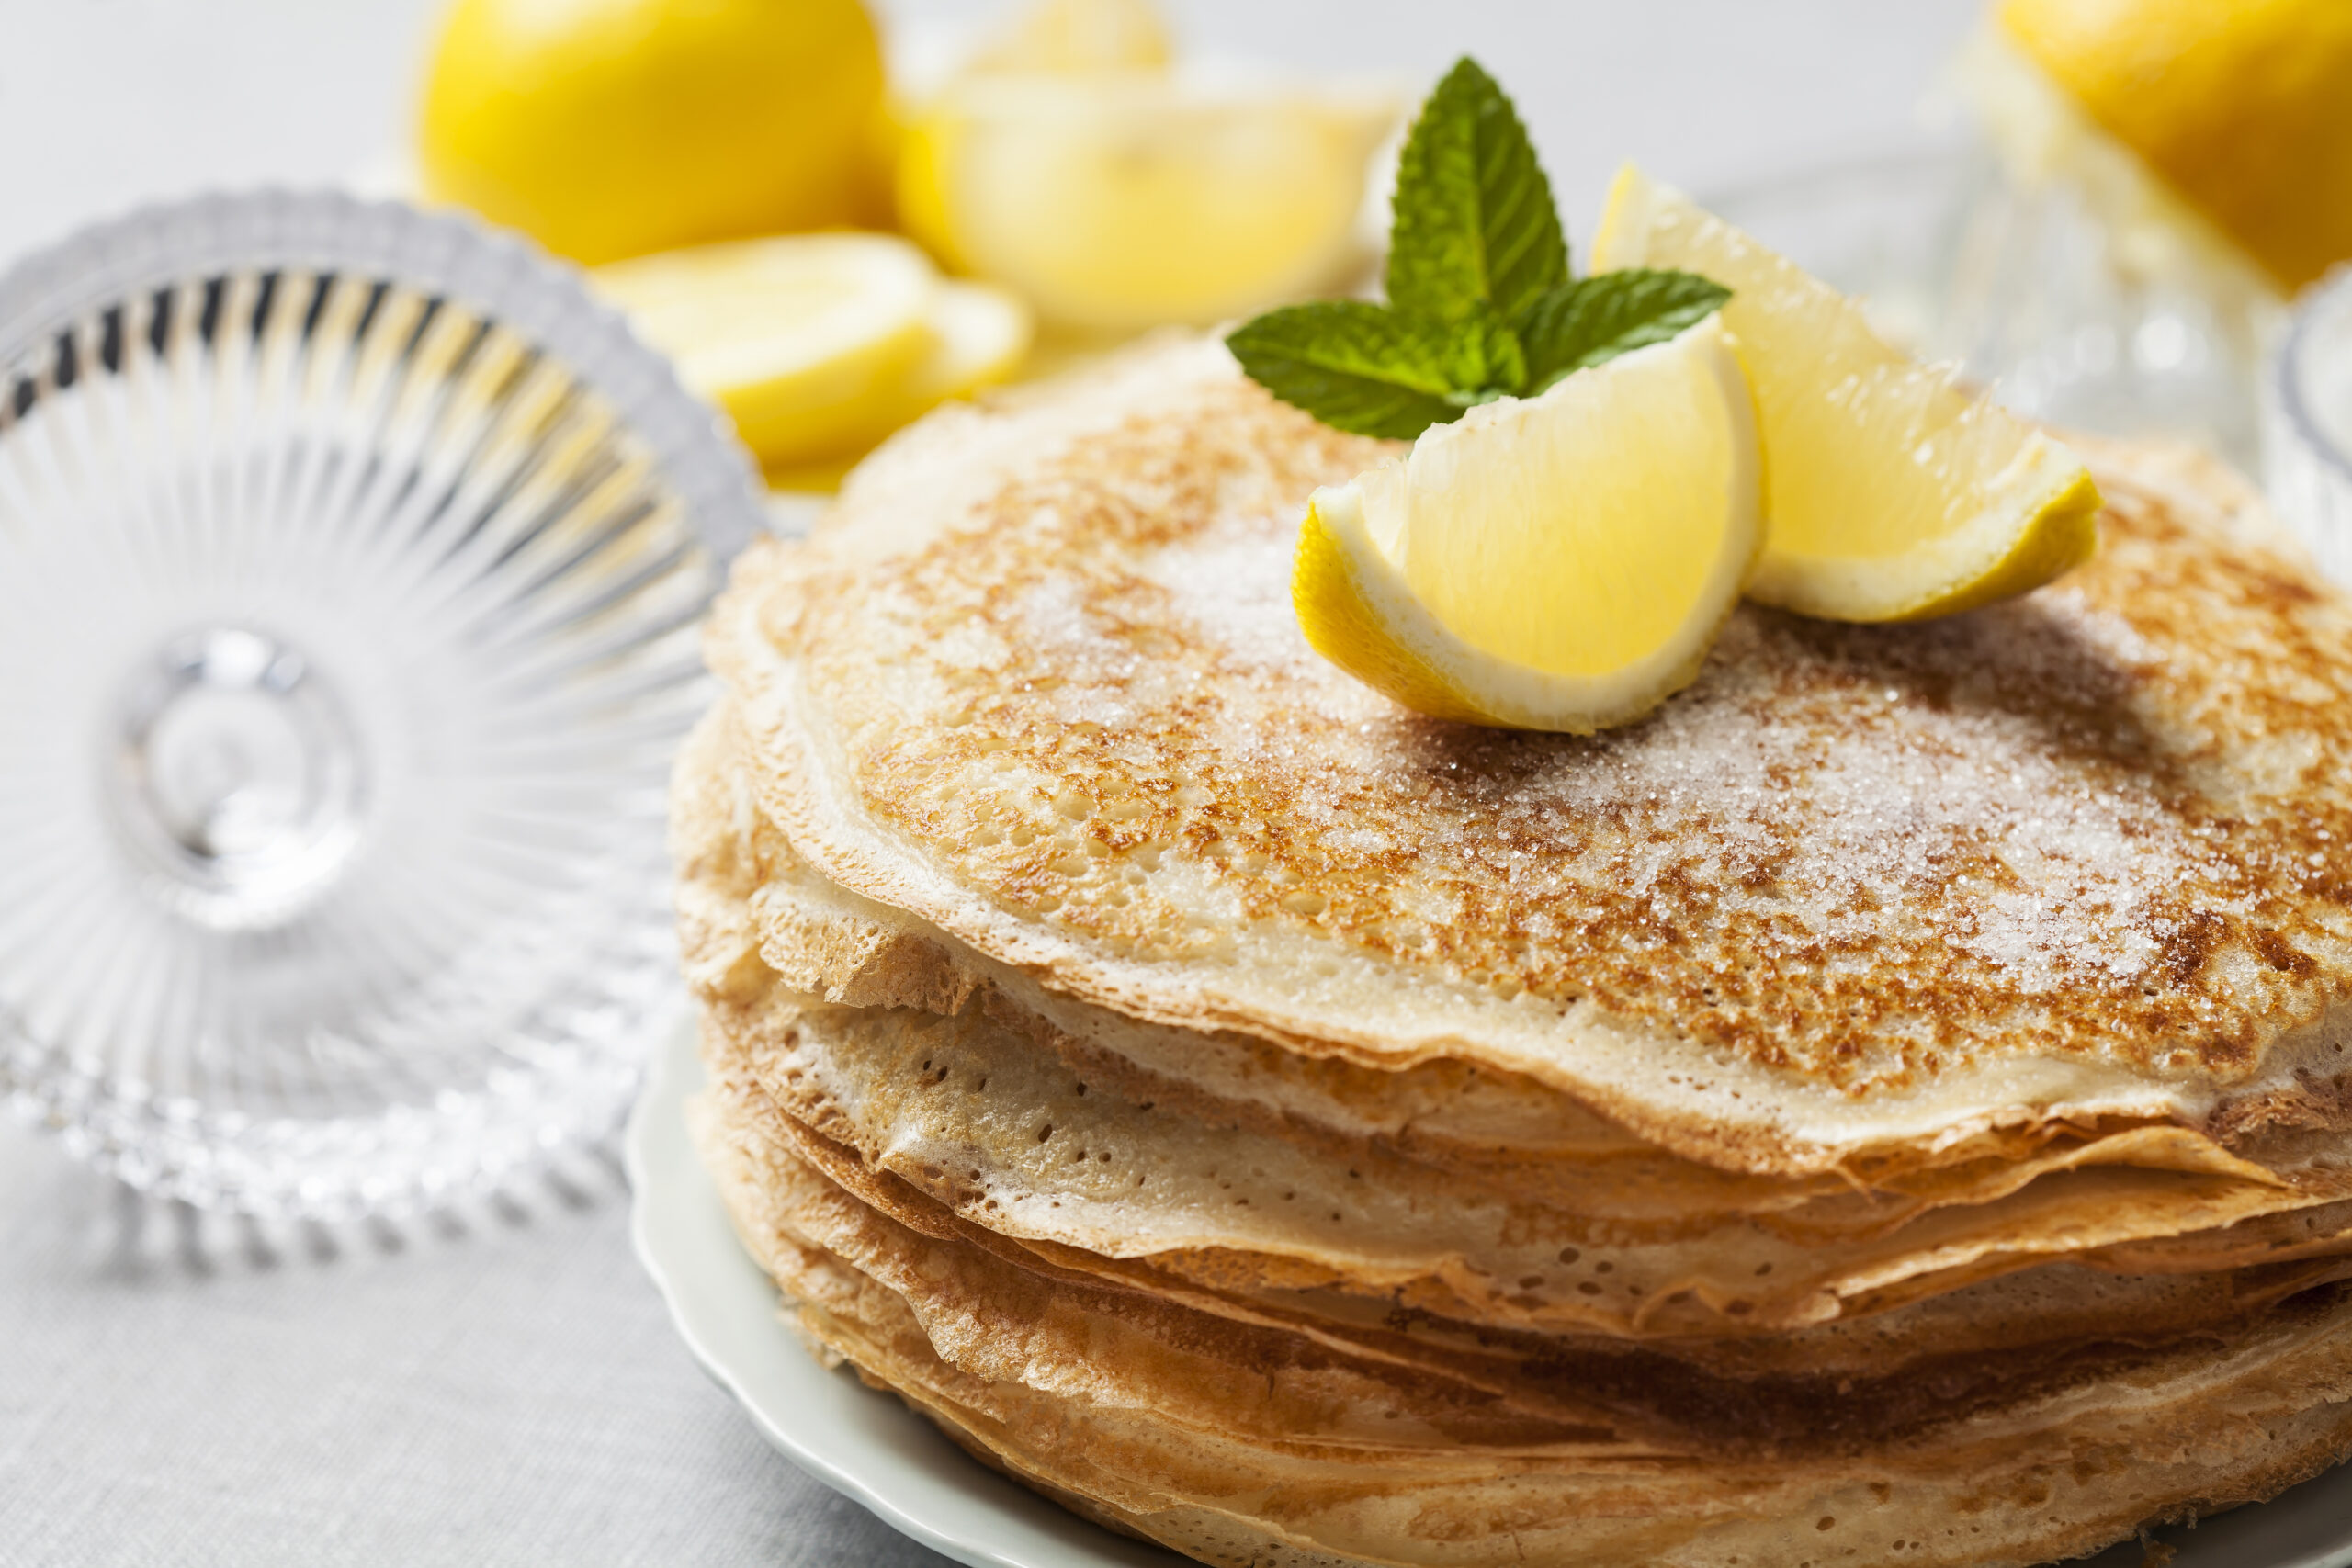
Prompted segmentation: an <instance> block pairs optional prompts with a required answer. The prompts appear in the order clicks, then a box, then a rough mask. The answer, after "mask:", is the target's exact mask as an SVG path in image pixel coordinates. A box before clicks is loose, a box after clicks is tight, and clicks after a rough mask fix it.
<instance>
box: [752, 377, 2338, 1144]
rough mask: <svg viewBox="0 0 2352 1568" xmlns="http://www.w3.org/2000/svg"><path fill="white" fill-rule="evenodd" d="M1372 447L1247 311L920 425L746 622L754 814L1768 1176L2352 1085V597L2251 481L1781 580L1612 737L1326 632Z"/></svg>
mask: <svg viewBox="0 0 2352 1568" xmlns="http://www.w3.org/2000/svg"><path fill="white" fill-rule="evenodd" d="M1380 454H1381V448H1380V447H1379V446H1377V445H1376V444H1374V443H1369V442H1365V441H1361V440H1356V439H1353V438H1350V437H1345V436H1341V435H1337V434H1333V433H1331V432H1329V431H1328V430H1324V429H1322V428H1321V427H1319V426H1317V425H1315V424H1314V423H1312V422H1311V421H1309V420H1307V419H1306V416H1304V415H1301V414H1299V413H1297V412H1295V411H1292V410H1289V409H1286V408H1283V407H1282V406H1280V405H1278V404H1275V403H1274V402H1272V400H1270V399H1268V398H1267V397H1265V396H1264V395H1263V394H1262V393H1261V392H1260V391H1259V390H1258V389H1256V388H1254V387H1252V386H1251V385H1250V384H1249V383H1247V382H1246V381H1243V380H1241V379H1240V378H1238V375H1236V374H1235V373H1234V372H1233V371H1232V369H1231V367H1230V365H1229V363H1227V362H1225V361H1224V359H1223V355H1222V352H1221V350H1216V349H1215V348H1214V346H1213V345H1211V346H1210V347H1208V348H1203V347H1198V346H1193V345H1181V346H1176V347H1171V348H1166V349H1162V350H1159V351H1158V352H1157V353H1156V355H1149V356H1146V357H1143V358H1140V359H1137V360H1136V361H1132V362H1130V363H1129V365H1128V366H1127V367H1125V370H1124V371H1123V372H1121V373H1119V374H1116V375H1114V376H1111V377H1108V378H1104V380H1103V382H1102V383H1101V384H1100V385H1099V386H1097V387H1095V388H1093V389H1090V391H1089V393H1088V395H1086V396H1083V397H1073V396H1069V395H1064V396H1062V397H1060V398H1057V399H1052V400H1041V401H1040V402H1038V403H1037V404H1035V405H1033V406H1019V405H1016V406H1013V407H1012V408H1011V409H1009V410H1007V411H1004V412H975V413H968V414H967V415H965V416H964V418H963V420H962V421H961V422H960V423H959V422H957V421H953V420H951V421H947V422H944V423H943V424H942V425H941V426H940V427H939V428H938V429H935V430H933V431H930V432H919V433H918V434H917V437H916V438H915V439H912V440H910V441H908V442H905V443H902V445H901V446H900V447H899V448H897V449H894V450H893V451H891V452H889V453H886V454H885V456H884V457H883V458H882V459H880V460H879V463H878V464H877V469H878V471H876V472H875V473H873V474H871V475H870V476H861V483H860V484H859V485H857V486H854V487H853V489H852V491H851V492H850V494H849V496H848V498H847V499H846V500H845V502H844V503H843V505H842V507H841V508H840V509H839V512H838V513H837V514H836V516H835V517H834V519H833V521H832V522H831V525H829V526H828V527H827V528H826V529H825V530H823V531H822V532H821V533H820V536H819V537H818V538H817V539H816V540H815V541H813V542H812V543H810V544H807V545H797V546H793V545H775V546H768V547H763V548H762V549H761V550H760V551H759V552H758V553H756V554H755V555H754V556H752V558H749V559H747V560H746V561H745V562H744V563H743V564H742V566H741V568H740V570H739V571H738V574H737V581H736V584H735V586H734V587H733V589H732V590H731V591H730V592H729V596H728V598H727V600H726V602H725V603H724V604H723V605H722V607H721V610H720V612H719V614H718V618H717V622H716V631H715V634H714V638H713V648H714V652H715V654H716V656H717V658H718V662H719V664H720V666H721V668H722V670H723V671H724V672H725V673H726V675H727V676H728V678H729V682H730V683H731V684H732V685H733V686H734V687H735V689H736V692H737V694H738V697H739V700H740V702H741V707H742V713H743V718H744V723H745V727H746V729H747V732H748V733H749V734H750V736H751V738H752V754H753V756H754V758H755V759H756V761H757V764H758V767H759V770H760V772H761V774H762V778H761V784H760V788H761V791H762V802H763V808H764V809H765V810H766V811H767V812H768V813H769V814H770V815H771V816H772V817H773V818H775V820H776V821H777V822H778V823H779V824H780V825H781V826H782V827H783V828H784V829H786V832H787V833H788V834H789V835H790V836H791V838H792V840H793V841H794V843H795V844H796V846H797V848H798V849H799V850H801V851H802V852H805V853H807V854H808V856H809V859H810V860H811V861H812V862H813V863H815V864H816V865H817V866H818V867H819V868H820V870H821V872H822V873H823V874H825V875H826V876H827V877H829V878H831V879H832V880H833V881H835V882H837V883H839V884H841V885H842V886H844V887H847V888H849V889H851V890H853V891H854V892H856V893H859V894H863V895H865V896H868V897H872V898H875V899H876V900H879V901H881V902H882V903H884V904H887V905H890V906H893V907H895V908H899V909H903V910H906V911H908V912H910V913H911V914H914V915H916V916H919V917H920V918H922V919H925V920H927V921H930V922H933V923H935V924H936V925H937V926H938V927H940V928H941V929H943V930H944V931H947V932H950V933H952V934H953V935H954V936H955V937H956V939H958V940H960V941H962V942H967V943H968V944H970V946H971V947H972V948H973V949H974V950H976V951H977V952H978V953H982V954H984V955H987V956H988V957H989V958H992V959H995V960H999V961H1001V962H1004V963H1007V964H1012V965H1013V966H1015V967H1017V968H1020V969H1022V970H1023V971H1025V972H1028V973H1031V974H1033V975H1035V976H1038V977H1039V978H1040V979H1041V980H1042V981H1043V982H1044V983H1045V984H1047V985H1049V986H1051V987H1055V988H1057V989H1058V990H1061V991H1065V992H1068V993H1069V994H1072V995H1075V996H1079V997H1080V998H1085V999H1087V1000H1089V1001H1091V1002H1095V1003H1099V1004H1101V1005H1103V1006H1105V1007H1108V1008H1111V1009H1113V1010H1117V1011H1120V1012H1123V1013H1125V1014H1128V1015H1131V1016H1134V1017H1137V1018H1141V1019H1146V1020H1152V1021H1164V1022H1168V1023H1171V1024H1175V1025H1179V1026H1184V1027H1193V1028H1223V1029H1230V1030H1236V1031H1240V1032H1250V1033H1255V1034H1258V1035H1260V1036H1262V1037H1264V1038H1267V1039H1270V1040H1273V1041H1277V1042H1280V1043H1284V1044H1286V1045H1289V1046H1292V1047H1294V1048H1295V1049H1298V1050H1301V1051H1305V1052H1309V1053H1317V1052H1319V1053H1325V1054H1340V1055H1347V1056H1349V1057H1351V1059H1358V1060H1363V1061H1366V1062H1369V1063H1372V1064H1374V1065H1379V1066H1399V1065H1403V1064H1405V1063H1408V1062H1411V1061H1416V1060H1426V1059H1429V1058H1430V1057H1434V1056H1446V1055H1453V1056H1459V1057H1461V1058H1463V1059H1464V1060H1469V1061H1476V1062H1482V1063H1487V1064H1489V1065H1492V1066H1498V1067H1500V1068H1504V1069H1508V1070H1510V1071H1513V1072H1518V1073H1523V1074H1528V1075H1532V1076H1533V1077H1536V1078H1539V1079H1541V1080H1543V1081H1545V1082H1549V1083H1553V1084H1555V1085H1557V1086H1559V1087H1561V1088H1563V1089H1566V1090H1567V1091H1569V1092H1571V1093H1573V1094H1575V1095H1577V1097H1579V1098H1581V1099H1583V1100H1587V1101H1589V1103H1592V1104H1594V1105H1595V1106H1597V1107H1600V1108H1601V1109H1603V1110H1604V1111H1608V1112H1609V1113H1611V1114H1612V1115H1614V1116H1617V1117H1619V1118H1620V1119H1622V1120H1623V1121H1624V1122H1627V1124H1629V1125H1632V1126H1634V1127H1636V1128H1638V1129H1639V1130H1641V1131H1642V1132H1644V1133H1645V1134H1647V1135H1650V1136H1654V1137H1657V1138H1660V1139H1662V1140H1664V1141H1667V1142H1669V1143H1671V1144H1674V1145H1676V1146H1679V1147H1681V1148H1684V1149H1686V1150H1689V1151H1691V1152H1693V1153H1699V1154H1702V1156H1706V1157H1713V1158H1716V1159H1719V1160H1722V1161H1724V1162H1726V1163H1737V1164H1741V1165H1746V1166H1747V1167H1749V1168H1771V1169H1794V1168H1823V1167H1825V1166H1826V1165H1828V1164H1831V1163H1834V1162H1836V1161H1838V1160H1839V1159H1844V1158H1849V1157H1850V1156H1853V1155H1854V1153H1855V1152H1856V1151H1857V1150H1866V1149H1871V1148H1879V1147H1884V1146H1889V1145H1902V1144H1905V1143H1917V1142H1919V1141H1922V1140H1932V1139H1935V1138H1940V1137H1950V1136H1952V1135H1954V1134H1955V1133H1956V1132H1960V1131H1965V1130H1969V1129H1973V1128H1981V1127H1983V1126H1987V1125H1997V1124H2000V1123H2002V1122H2004V1121H2008V1122H2014V1121H2017V1120H2018V1119H2020V1118H2024V1119H2033V1118H2042V1117H2049V1116H2056V1115H2075V1116H2086V1115H2092V1114H2110V1115H2114V1114H2120V1115H2137V1116H2148V1117H2156V1118H2162V1119H2171V1120H2178V1121H2186V1122H2199V1123H2204V1124H2208V1125H2213V1124H2220V1123H2226V1122H2229V1121H2230V1119H2231V1118H2232V1117H2233V1116H2234V1117H2236V1118H2238V1119H2241V1120H2243V1119H2246V1118H2256V1119H2259V1118H2262V1117H2266V1116H2278V1115H2285V1116H2289V1117H2302V1118H2305V1119H2319V1120H2328V1119H2332V1118H2333V1117H2335V1115H2336V1114H2337V1113H2338V1111H2339V1107H2338V1106H2337V1105H2336V1104H2335V1100H2334V1099H2333V1097H2332V1093H2329V1092H2322V1093H2318V1094H2316V1095H2315V1094H2314V1093H2313V1092H2312V1089H2311V1088H2310V1085H2311V1084H2312V1081H2313V1080H2314V1079H2315V1078H2316V1079H2318V1080H2325V1079H2332V1078H2333V1077H2335V1075H2336V1073H2337V1072H2338V1071H2339V1070H2340V1058H2341V1052H2342V1047H2343V1035H2344V1033H2345V1025H2344V1020H2343V1017H2342V1013H2341V1006H2340V998H2342V996H2343V993H2344V990H2345V987H2346V983H2347V978H2352V963H2348V962H2347V961H2352V907H2348V906H2352V808H2348V807H2352V782H2347V781H2352V662H2347V661H2346V660H2345V658H2344V657H2343V656H2342V654H2341V652H2340V649H2342V648H2343V647H2344V646H2345V645H2346V636H2347V633H2352V615H2347V613H2346V605H2345V604H2344V603H2343V601H2342V600H2341V598H2340V597H2339V596H2338V595H2337V594H2336V593H2335V592H2333V591H2332V590H2329V589H2326V588H2324V587H2322V586H2320V585H2319V584H2317V583H2316V581H2314V580H2313V579H2312V576H2311V575H2310V573H2309V572H2308V570H2307V569H2306V568H2305V566H2304V565H2303V563H2302V562H2301V560H2300V559H2298V558H2296V557H2295V556H2294V554H2293V553H2292V551H2291V548H2290V547H2285V546H2282V545H2281V544H2280V543H2279V542H2278V540H2277V539H2276V538H2275V537H2274V536H2272V535H2271V534H2270V533H2269V532H2268V530H2267V527H2266V526H2265V525H2262V524H2261V523H2260V522H2259V521H2258V520H2256V519H2254V518H2252V517H2251V516H2249V515H2246V514H2245V509H2246V502H2245V496H2244V494H2243V492H2242V491H2238V490H2237V489H2236V488H2234V486H2233V484H2230V483H2225V482H2220V481H2211V482H2204V483H2202V484H2201V485H2200V484H2193V483H2191V482H2189V480H2190V479H2192V478H2196V477H2197V476H2193V475H2189V474H2187V473H2186V472H2184V471H2181V470H2179V469H2178V468H2177V466H2175V467H2174V468H2167V467H2166V465H2165V463H2164V462H2149V461H2136V462H2134V461H2120V462H2104V463H2102V464H2101V466H2100V468H2099V469H2098V471H2099V475H2100V478H2101V480H2102V483H2103V485H2104V487H2105V488H2106V490H2107V491H2108V494H2109V502H2110V504H2109V508H2108V510H2107V513H2105V516H2104V518H2103V524H2102V527H2103V548H2102V552H2101V554H2100V557H2099V558H2098V560H2097V561H2095V562H2094V563H2093V564H2092V565H2091V566H2089V567H2088V568H2086V569H2085V570H2081V571H2079V572H2077V573H2075V574H2074V575H2072V576H2070V577H2069V578H2067V579H2066V580H2064V581H2062V582H2061V583H2059V584H2057V585H2056V586H2054V587H2052V588H2051V589H2048V590H2045V591H2043V592H2039V593H2036V594H2033V595H2030V596H2029V597H2027V598H2025V599H2023V600H2019V601H2016V602H2013V603H2010V604H2003V605H1999V606H1996V607H1994V608H1992V609H1989V610H1986V611H1983V612H1979V613H1976V614H1973V615H1964V616H1960V617H1955V618H1953V619H1951V620H1949V621H1943V622H1937V623H1931V624H1928V625H1925V626H1904V627H1852V626H1831V625H1827V624H1824V623H1819V622H1813V621H1806V620H1804V619H1801V618H1798V617H1793V616H1790V615H1781V614H1779V613H1775V612H1771V611H1766V610H1760V609H1747V610H1743V611H1741V612H1740V613H1739V614H1738V615H1736V616H1735V617H1734V619H1733V621H1732V623H1731V624H1730V626H1728V627H1727V629H1726V631H1725V633H1724V637H1723V639H1722V641H1721V643H1720V645H1719V646H1718V648H1717V649H1716V651H1715V653H1714V655H1713V658H1712V659H1711V660H1710V662H1709V664H1708V667H1707V669H1706V671H1705V672H1704V674H1703V675H1702V678H1701V680H1700V681H1699V682H1698V683H1697V684H1696V685H1694V686H1693V687H1692V688H1691V690H1690V691H1689V692H1687V693H1685V694H1682V695H1680V696H1679V697H1677V698H1675V699H1673V700H1672V701H1671V702H1669V703H1668V705H1667V706H1666V707H1665V708H1664V709H1663V710H1662V711H1661V712H1660V713H1659V714H1658V715H1657V716H1656V717H1655V718H1653V719H1651V720H1649V721H1648V722H1645V723H1644V724H1641V725H1638V726H1635V727H1633V728H1627V729H1623V730H1620V731H1615V732H1612V733H1609V734H1605V735H1602V736H1600V737H1598V738H1594V739H1567V738H1561V737H1553V736H1535V735H1521V734H1510V733H1505V732H1500V731H1495V730H1487V729H1478V728H1466V727H1462V726H1455V725H1448V724H1443V723H1439V722H1435V721H1431V720H1428V719H1424V718H1421V717H1419V716H1414V715H1411V714H1408V713H1406V712H1404V711H1403V710H1401V709H1398V708H1397V707H1396V706H1394V705H1391V704H1389V703H1388V702H1387V701H1386V700H1385V699H1384V698H1381V697H1379V696H1378V695H1376V694H1374V693H1372V692H1370V691H1369V690H1367V689H1366V688H1364V687H1363V686H1361V685H1359V684H1357V683H1356V682H1353V681H1352V680H1351V679H1350V678H1348V677H1347V676H1345V675H1343V674H1341V673H1340V671H1337V670H1335V669H1333V668H1331V667H1330V666H1329V665H1327V664H1325V663H1324V662H1323V661H1322V660H1319V659H1317V657H1316V656H1315V655H1314V654H1313V653H1312V652H1311V651H1310V650H1309V649H1307V648H1306V645H1305V642H1304V640H1303V639H1302V637H1301V636H1300V634H1299V632H1298V629H1297V627H1296V625H1295V621H1294V619H1293V617H1292V615H1291V611H1290V606H1289V603H1288V597H1287V571H1288V563H1289V552H1290V546H1291V541H1292V538H1293V537H1294V535H1295V526H1296V523H1297V519H1298V516H1299V514H1300V509H1301V507H1302V505H1303V503H1304V499H1305V497H1306V494H1307V492H1308V491H1310V490H1311V489H1312V488H1313V487H1314V486H1316V485H1318V484H1324V483H1330V482H1335V481H1338V480H1341V479H1346V478H1347V477H1349V476H1350V475H1351V474H1352V473H1353V472H1355V471H1356V470H1358V469H1360V468H1363V467H1364V466H1365V465H1367V464H1368V463H1370V462H1372V461H1373V460H1374V459H1375V458H1376V457H1379V456H1380ZM2299 1074H2300V1077H2299V1076H2298V1075H2299Z"/></svg>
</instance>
